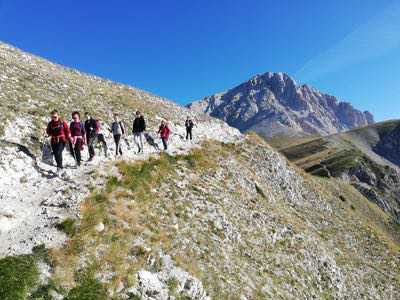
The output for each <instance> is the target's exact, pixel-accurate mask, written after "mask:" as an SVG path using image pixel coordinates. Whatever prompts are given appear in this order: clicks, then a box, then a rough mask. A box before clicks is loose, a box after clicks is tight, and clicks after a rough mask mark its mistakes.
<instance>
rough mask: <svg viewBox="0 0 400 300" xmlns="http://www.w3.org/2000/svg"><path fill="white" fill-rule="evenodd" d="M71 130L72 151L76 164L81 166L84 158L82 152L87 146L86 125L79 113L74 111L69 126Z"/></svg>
mask: <svg viewBox="0 0 400 300" xmlns="http://www.w3.org/2000/svg"><path fill="white" fill-rule="evenodd" d="M69 129H70V132H71V141H70V151H71V154H72V156H73V157H74V159H75V160H76V164H77V165H78V166H80V165H81V157H82V156H81V151H82V150H83V145H84V144H85V139H86V136H85V134H86V132H85V125H84V124H83V123H82V122H81V119H80V114H79V112H77V111H74V112H73V113H72V122H71V124H70V125H69Z"/></svg>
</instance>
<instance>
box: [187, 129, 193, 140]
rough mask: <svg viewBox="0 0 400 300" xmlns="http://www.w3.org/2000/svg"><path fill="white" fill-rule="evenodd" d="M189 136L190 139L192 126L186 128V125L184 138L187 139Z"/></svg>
mask: <svg viewBox="0 0 400 300" xmlns="http://www.w3.org/2000/svg"><path fill="white" fill-rule="evenodd" d="M189 138H190V140H192V138H193V137H192V128H188V127H186V140H188V139H189Z"/></svg>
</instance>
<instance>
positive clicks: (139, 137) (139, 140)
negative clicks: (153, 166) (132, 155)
mask: <svg viewBox="0 0 400 300" xmlns="http://www.w3.org/2000/svg"><path fill="white" fill-rule="evenodd" d="M133 141H134V142H135V144H136V146H137V147H138V152H143V132H135V133H133Z"/></svg>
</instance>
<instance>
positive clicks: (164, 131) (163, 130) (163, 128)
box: [158, 121, 171, 150]
mask: <svg viewBox="0 0 400 300" xmlns="http://www.w3.org/2000/svg"><path fill="white" fill-rule="evenodd" d="M170 133H171V130H170V129H169V127H168V124H167V122H165V121H161V125H160V127H159V129H158V134H159V135H160V137H161V140H162V143H163V145H164V150H167V148H168V138H169V135H170Z"/></svg>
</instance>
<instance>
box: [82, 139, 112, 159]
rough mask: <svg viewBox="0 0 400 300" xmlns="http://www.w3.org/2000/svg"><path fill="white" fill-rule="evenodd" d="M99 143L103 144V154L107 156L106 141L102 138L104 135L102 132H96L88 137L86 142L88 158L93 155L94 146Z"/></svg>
mask: <svg viewBox="0 0 400 300" xmlns="http://www.w3.org/2000/svg"><path fill="white" fill-rule="evenodd" d="M99 142H100V143H101V144H102V146H103V150H104V155H105V156H107V149H108V148H107V143H106V140H105V139H104V135H102V134H96V135H93V136H91V137H89V138H88V141H87V144H88V150H89V158H93V157H94V155H95V151H94V146H96V145H97V143H99Z"/></svg>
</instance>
